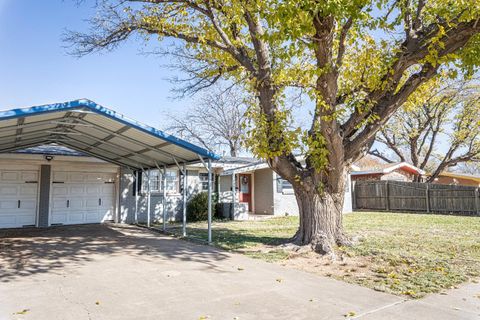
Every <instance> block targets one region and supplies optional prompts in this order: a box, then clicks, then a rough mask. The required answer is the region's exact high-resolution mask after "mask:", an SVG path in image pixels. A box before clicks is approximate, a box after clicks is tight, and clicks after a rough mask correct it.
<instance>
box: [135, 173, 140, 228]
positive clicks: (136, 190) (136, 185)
mask: <svg viewBox="0 0 480 320" xmlns="http://www.w3.org/2000/svg"><path fill="white" fill-rule="evenodd" d="M138 192H139V190H138V170H136V171H135V224H138V198H139V196H138Z"/></svg>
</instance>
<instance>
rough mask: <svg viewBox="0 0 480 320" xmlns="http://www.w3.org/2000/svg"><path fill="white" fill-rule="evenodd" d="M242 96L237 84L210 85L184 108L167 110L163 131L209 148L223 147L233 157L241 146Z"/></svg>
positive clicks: (243, 117) (245, 102)
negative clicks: (165, 124) (166, 119)
mask: <svg viewBox="0 0 480 320" xmlns="http://www.w3.org/2000/svg"><path fill="white" fill-rule="evenodd" d="M246 99H247V98H246V97H245V96H244V95H243V93H242V92H241V91H240V90H239V89H238V88H235V87H224V86H218V85H217V86H214V87H213V88H210V89H209V90H208V91H205V92H204V93H203V94H202V96H201V97H200V98H199V99H196V100H195V101H194V102H193V103H192V105H191V106H190V107H189V108H188V109H187V110H182V112H181V113H179V112H176V113H174V114H170V115H169V118H170V119H171V121H170V123H169V124H168V125H167V127H166V129H165V131H167V132H170V133H172V134H174V135H178V136H179V137H180V138H183V139H186V140H188V141H190V142H193V143H196V144H199V145H201V146H203V147H204V148H206V149H207V150H209V151H212V152H218V151H219V150H227V151H228V154H229V155H230V156H231V157H236V156H238V155H239V153H240V152H241V151H242V150H243V147H242V141H243V140H242V139H243V138H244V135H245V132H244V131H245V130H244V122H245V112H246V109H247V107H246V106H247V101H246ZM179 114H180V115H179Z"/></svg>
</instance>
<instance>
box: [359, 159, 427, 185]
mask: <svg viewBox="0 0 480 320" xmlns="http://www.w3.org/2000/svg"><path fill="white" fill-rule="evenodd" d="M424 174H425V171H423V170H422V169H419V168H417V167H415V166H413V165H411V164H409V163H407V162H397V163H377V164H375V165H374V166H373V167H359V168H358V170H355V171H352V172H351V177H352V181H377V180H394V181H418V180H421V178H422V176H423V175H424Z"/></svg>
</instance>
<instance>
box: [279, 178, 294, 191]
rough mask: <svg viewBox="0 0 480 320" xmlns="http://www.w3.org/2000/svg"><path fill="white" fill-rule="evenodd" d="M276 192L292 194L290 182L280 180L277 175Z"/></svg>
mask: <svg viewBox="0 0 480 320" xmlns="http://www.w3.org/2000/svg"><path fill="white" fill-rule="evenodd" d="M277 192H278V193H287V194H290V193H293V186H292V184H291V183H290V182H288V181H287V180H285V179H282V178H281V177H280V176H279V175H277Z"/></svg>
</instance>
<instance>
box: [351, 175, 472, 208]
mask: <svg viewBox="0 0 480 320" xmlns="http://www.w3.org/2000/svg"><path fill="white" fill-rule="evenodd" d="M352 189H353V195H352V196H353V208H354V210H386V211H420V212H427V213H428V212H436V213H448V214H462V215H480V198H479V189H478V188H476V187H468V186H452V185H441V184H430V183H418V182H401V181H355V182H353V188H352Z"/></svg>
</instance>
